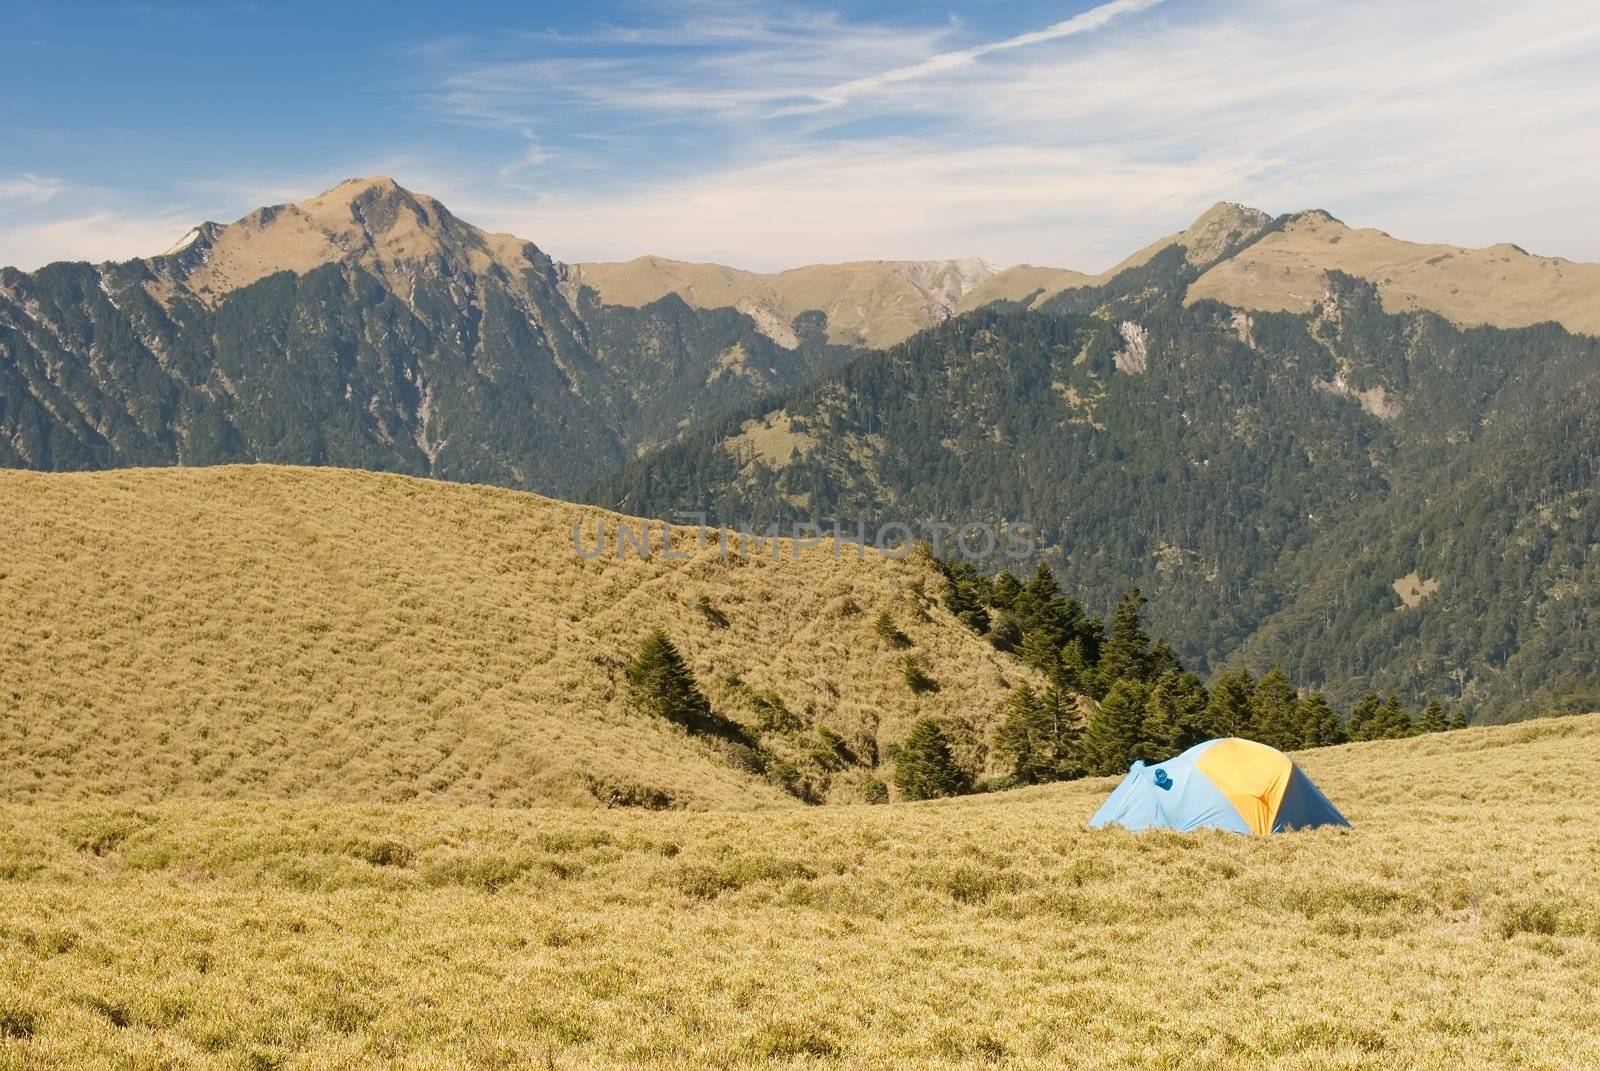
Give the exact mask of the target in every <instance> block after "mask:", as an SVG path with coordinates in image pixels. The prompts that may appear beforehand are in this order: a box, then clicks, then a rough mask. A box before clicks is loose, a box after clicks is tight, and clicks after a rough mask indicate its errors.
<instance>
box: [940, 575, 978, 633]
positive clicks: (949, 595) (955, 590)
mask: <svg viewBox="0 0 1600 1071" xmlns="http://www.w3.org/2000/svg"><path fill="white" fill-rule="evenodd" d="M945 578H946V585H945V593H944V604H945V607H946V608H948V609H949V611H950V612H951V613H952V614H955V615H956V617H957V618H959V619H960V621H961V623H962V624H964V625H966V626H967V627H968V628H970V629H972V631H974V632H976V633H978V634H979V635H982V634H983V633H985V632H988V631H989V611H988V610H987V609H986V608H985V607H984V603H985V602H986V601H987V596H988V581H987V580H986V579H985V578H984V577H983V575H982V574H980V573H979V572H978V571H977V570H976V569H974V568H973V567H972V566H971V565H969V564H967V563H966V562H957V563H955V564H954V565H951V566H948V567H946V569H945Z"/></svg>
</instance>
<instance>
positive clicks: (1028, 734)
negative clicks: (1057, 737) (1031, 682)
mask: <svg viewBox="0 0 1600 1071" xmlns="http://www.w3.org/2000/svg"><path fill="white" fill-rule="evenodd" d="M994 749H995V753H996V754H997V755H998V756H999V757H1000V759H1001V761H1003V762H1004V763H1005V764H1006V765H1007V766H1008V767H1009V768H1010V770H1011V776H1012V777H1014V778H1016V779H1017V780H1018V781H1020V782H1021V783H1023V784H1025V785H1035V784H1039V783H1041V782H1044V781H1050V780H1053V779H1054V776H1055V762H1054V750H1055V741H1054V740H1053V739H1052V735H1051V732H1050V723H1049V718H1048V715H1047V714H1046V712H1045V709H1044V704H1043V703H1042V702H1041V701H1040V699H1039V696H1038V694H1037V693H1036V692H1034V690H1033V689H1032V688H1031V687H1030V686H1028V685H1026V684H1024V685H1022V686H1021V687H1020V688H1018V689H1017V690H1016V691H1014V692H1012V693H1011V698H1010V699H1009V700H1008V701H1007V702H1006V715H1005V719H1004V720H1003V721H1001V723H1000V727H999V728H998V729H996V730H995V734H994Z"/></svg>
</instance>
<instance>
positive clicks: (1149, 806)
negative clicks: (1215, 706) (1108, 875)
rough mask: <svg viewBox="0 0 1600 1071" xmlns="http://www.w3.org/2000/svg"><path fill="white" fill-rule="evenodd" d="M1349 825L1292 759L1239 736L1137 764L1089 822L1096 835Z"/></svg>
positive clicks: (1239, 831)
mask: <svg viewBox="0 0 1600 1071" xmlns="http://www.w3.org/2000/svg"><path fill="white" fill-rule="evenodd" d="M1349 824H1350V823H1349V822H1348V821H1346V819H1345V817H1344V815H1342V814H1340V813H1339V809H1338V808H1337V807H1335V806H1334V805H1333V804H1332V803H1331V802H1330V801H1329V800H1328V797H1326V796H1324V795H1323V794H1322V793H1321V791H1319V790H1318V789H1317V786H1316V785H1314V784H1312V782H1311V778H1309V777H1307V776H1306V775H1305V772H1304V771H1302V770H1301V769H1300V768H1299V767H1298V766H1296V765H1295V764H1294V760H1292V759H1290V758H1289V756H1287V755H1285V754H1284V753H1283V752H1281V751H1278V750H1276V749H1275V748H1270V747H1267V746H1266V745H1265V744H1258V743H1255V742H1254V741H1252V740H1240V739H1238V738H1236V737H1228V738H1226V739H1221V740H1207V741H1206V742H1205V743H1203V744H1196V745H1195V746H1194V747H1192V748H1190V749H1189V750H1188V751H1185V752H1184V753H1183V754H1181V755H1178V756H1176V757H1175V758H1172V759H1169V760H1167V761H1166V762H1163V763H1160V764H1158V765H1156V766H1148V765H1146V764H1145V763H1144V762H1142V761H1140V762H1135V763H1134V764H1133V767H1132V768H1131V769H1130V770H1129V771H1128V776H1127V777H1125V778H1124V779H1123V781H1122V783H1121V784H1120V785H1118V786H1117V788H1116V790H1115V791H1114V792H1112V793H1111V795H1110V796H1109V797H1107V799H1106V801H1105V802H1104V803H1103V804H1101V805H1100V809H1099V810H1098V811H1096V812H1095V814H1094V817H1093V818H1091V819H1090V820H1089V825H1090V827H1091V828H1095V829H1098V828H1101V827H1103V826H1108V825H1119V826H1123V827H1125V828H1127V829H1135V830H1137V829H1154V828H1160V829H1176V830H1179V831H1184V832H1187V831H1189V830H1194V829H1225V830H1228V831H1230V832H1234V833H1261V834H1265V833H1269V832H1272V833H1277V832H1283V831H1286V830H1291V829H1309V828H1311V827H1314V826H1325V825H1337V826H1348V825H1349Z"/></svg>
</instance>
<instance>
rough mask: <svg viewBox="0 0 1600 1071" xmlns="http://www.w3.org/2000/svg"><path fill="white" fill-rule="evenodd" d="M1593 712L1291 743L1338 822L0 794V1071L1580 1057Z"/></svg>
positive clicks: (1588, 951)
mask: <svg viewBox="0 0 1600 1071" xmlns="http://www.w3.org/2000/svg"><path fill="white" fill-rule="evenodd" d="M1597 748H1600V717H1597V716H1590V717H1586V718H1571V719H1562V720H1552V721H1543V722H1535V723H1528V724H1523V725H1518V726H1511V727H1503V728H1491V729H1470V730H1464V731H1461V732H1455V733H1448V734H1437V735H1431V736H1426V737H1421V738H1416V739H1412V740H1405V741H1393V742H1379V743H1371V744H1357V745H1351V746H1347V747H1342V748H1334V749H1327V750H1324V751H1317V752H1311V753H1308V754H1306V755H1304V756H1302V761H1303V764H1304V766H1305V767H1306V769H1307V770H1308V771H1309V772H1310V773H1311V775H1312V776H1313V777H1314V778H1315V779H1316V780H1317V781H1318V783H1319V784H1320V785H1321V786H1322V787H1323V788H1324V789H1325V790H1326V791H1327V792H1328V793H1329V795H1330V796H1331V797H1332V798H1333V799H1334V800H1335V801H1337V803H1338V804H1339V805H1340V806H1341V807H1342V808H1343V809H1344V811H1345V812H1346V814H1348V815H1349V816H1350V818H1351V820H1352V821H1353V822H1354V829H1353V830H1350V831H1337V830H1319V831H1314V832H1310V833H1299V834H1289V835H1281V836H1276V837H1272V838H1256V839H1251V838H1245V837H1237V836H1233V835H1230V834H1199V835H1178V834H1162V833H1154V834H1129V833H1126V832H1123V831H1118V830H1107V831H1089V830H1086V829H1084V828H1083V822H1084V820H1085V819H1086V818H1087V817H1088V816H1089V814H1090V813H1091V811H1092V809H1093V808H1094V807H1095V806H1096V804H1097V803H1098V802H1099V800H1100V799H1101V798H1102V796H1103V795H1104V794H1105V793H1106V792H1107V791H1108V790H1109V788H1110V787H1111V784H1112V782H1111V781H1109V780H1100V781H1094V782H1079V783H1075V784H1070V785H1060V786H1052V787H1047V788H1040V789H1030V790H1026V791H1019V792H1012V793H1004V794H1000V795H995V796H987V797H969V798H966V799H961V800H952V801H943V802H939V803H934V804H892V805H889V806H882V807H866V806H857V807H833V808H813V809H806V810H783V811H778V810H767V811H740V812H712V813H706V812H654V813H651V812H640V811H606V812H597V811H583V810H576V809H571V808H567V809H560V808H538V809H531V810H524V811H518V810H512V809H505V808H500V809H484V808H473V807H458V806H453V805H450V804H447V803H440V802H436V801H423V800H419V801H414V802H412V803H408V804H403V805H354V804H339V805H325V804H316V803H304V802H277V801H274V802H266V803H258V804H252V803H247V802H241V801H232V802H224V803H202V802H199V801H176V802H168V803H161V804H156V805H147V806H137V807H127V806H116V805H111V804H107V803H104V802H100V803H82V802H77V803H74V802H61V801H40V802H34V803H28V804H6V805H0V1068H8V1069H19V1071H20V1069H36V1068H68V1067H71V1068H102V1067H105V1068H110V1067H117V1068H130V1069H134V1068H158V1067H159V1068H173V1069H189V1068H263V1067H293V1068H306V1069H333V1068H339V1069H363V1068H416V1069H422V1068H427V1069H440V1068H528V1067H533V1068H538V1067H556V1068H625V1067H626V1068H638V1067H661V1068H685V1069H687V1068H741V1067H766V1066H791V1065H796V1066H799V1065H803V1066H811V1067H837V1068H905V1069H910V1068H979V1067H1012V1068H1062V1067H1067V1068H1096V1069H1100V1068H1151V1069H1155V1068H1161V1069H1168V1068H1180V1067H1181V1068H1185V1069H1218V1071H1228V1069H1235V1068H1281V1069H1290V1068H1293V1069H1334V1068H1363V1069H1366V1068H1384V1069H1396V1071H1399V1069H1405V1071H1411V1069H1420V1068H1439V1069H1447V1068H1448V1069H1451V1071H1457V1069H1461V1068H1506V1067H1517V1068H1551V1069H1555V1068H1590V1067H1595V1066H1600V1034H1597V1033H1596V1031H1595V1029H1594V1022H1593V1013H1594V1008H1593V998H1594V994H1595V992H1596V986H1597V984H1600V976H1597V970H1600V967H1597V965H1600V890H1597V888H1596V886H1595V884H1594V881H1593V877H1594V871H1595V865H1596V862H1597V861H1600V860H1597V854H1596V853H1597V847H1596V846H1597V845H1600V780H1597V779H1596V778H1595V777H1594V773H1595V761H1594V757H1593V756H1594V754H1595V752H1596V750H1597Z"/></svg>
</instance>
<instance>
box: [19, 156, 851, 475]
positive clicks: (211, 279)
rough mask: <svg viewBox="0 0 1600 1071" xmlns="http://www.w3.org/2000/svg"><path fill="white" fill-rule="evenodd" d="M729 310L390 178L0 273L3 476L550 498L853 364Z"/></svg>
mask: <svg viewBox="0 0 1600 1071" xmlns="http://www.w3.org/2000/svg"><path fill="white" fill-rule="evenodd" d="M787 331H788V333H787V334H786V335H785V343H786V344H785V345H779V344H778V343H776V342H774V341H773V340H772V338H771V337H770V333H769V332H770V327H768V328H766V329H764V328H763V325H761V324H758V323H757V322H756V321H755V320H754V319H752V318H751V317H749V316H747V315H744V314H742V313H739V312H737V311H735V310H734V309H731V308H724V309H704V310H703V309H694V308H691V307H690V306H688V305H687V304H685V303H684V302H683V301H681V300H679V299H677V298H676V297H673V296H670V295H668V296H665V297H663V298H661V299H660V300H656V301H653V302H650V303H647V304H645V305H644V306H643V307H637V308H636V307H631V306H616V305H607V304H605V303H604V302H602V301H600V300H599V299H598V298H597V297H596V296H595V294H594V292H593V290H590V289H585V288H584V287H583V286H582V285H581V284H580V283H577V282H575V281H574V280H573V279H572V277H571V273H570V272H569V270H568V269H567V268H565V267H564V266H563V265H560V264H557V263H556V262H555V261H553V260H551V259H550V258H549V257H548V256H546V255H545V254H544V253H542V252H541V251H540V250H539V249H538V248H537V247H536V246H534V245H532V244H531V243H528V242H523V241H521V240H519V239H515V238H511V237H509V236H507V235H495V234H487V233H485V232H483V231H480V230H478V229H477V228H475V227H472V226H471V225H469V224H466V223H463V222H462V221H460V220H458V219H456V218H455V217H454V216H452V215H451V214H450V212H449V211H448V210H446V209H445V208H444V207H443V206H442V205H440V204H439V203H438V202H437V201H435V200H433V199H432V198H430V197H426V196H422V195H418V194H413V193H411V192H409V191H407V190H405V189H403V188H401V187H399V186H397V185H395V183H393V182H392V181H390V180H388V179H356V180H351V181H349V182H345V183H342V184H340V185H339V186H337V187H335V188H334V189H332V190H330V191H328V192H326V193H324V194H321V195H319V196H317V197H313V198H311V199H309V200H307V201H303V202H300V203H299V204H294V205H280V206H276V207H273V208H264V209H260V210H258V211H255V212H252V213H251V214H249V215H248V216H245V217H244V218H243V219H241V220H239V221H237V222H235V223H232V224H229V225H227V226H218V225H216V224H210V223H207V224H203V225H201V226H199V227H197V228H195V229H194V230H193V231H191V232H190V233H189V234H188V235H186V236H185V237H184V239H183V240H182V241H180V242H179V243H178V245H177V246H175V247H174V249H173V250H172V251H170V252H168V253H166V254H164V255H161V256H157V257H152V258H149V259H147V260H134V261H129V262H126V263H122V264H101V265H90V264H80V263H60V264H52V265H49V266H47V267H45V268H42V269H40V270H39V271H36V272H33V273H31V274H30V273H22V272H18V271H15V270H12V269H0V465H8V466H17V467H26V468H34V469H94V468H107V467H113V466H119V465H164V464H184V465H205V464H218V463H225V462H230V461H273V462H284V463H297V464H315V465H344V466H351V467H359V468H367V469H382V470H389V471H397V472H406V473H413V474H417V475H431V476H436V477H440V478H444V479H452V480H471V481H480V482H486V483H495V484H501V485H506V486H512V487H523V488H534V489H538V490H541V491H547V492H553V493H560V492H562V491H567V490H571V489H573V488H575V487H578V486H581V485H583V484H584V483H586V482H587V481H590V480H592V479H594V478H595V477H596V476H598V475H599V474H601V473H603V472H605V471H608V470H609V469H610V468H612V467H614V466H615V465H616V464H619V463H620V462H621V461H622V460H623V459H625V458H626V457H628V456H630V454H631V453H633V452H634V451H637V450H640V449H643V448H646V447H648V446H650V445H652V444H657V443H660V442H664V441H668V440H670V439H671V438H672V437H673V436H674V435H676V434H677V433H678V432H679V431H680V430H681V429H682V428H683V427H686V426H688V425H689V424H692V423H693V422H695V421H696V420H698V419H701V418H704V417H707V416H712V415H715V414H717V413H720V412H723V411H726V409H727V408H728V407H730V406H733V405H736V404H739V403H741V402H745V401H748V400H750V399H752V398H754V397H757V396H760V395H761V394H763V393H766V392H769V391H771V390H774V389H779V388H782V387H785V386H791V385H794V384H797V383H800V382H804V381H805V380H807V379H809V378H810V377H811V376H812V375H814V374H815V373H817V372H818V371H820V370H822V369H825V368H827V367H830V366H831V365H832V364H835V363H837V362H838V361H839V360H841V359H843V358H844V357H845V356H846V355H847V353H848V351H847V350H846V349H844V348H842V347H838V346H833V345H831V344H830V343H828V342H827V341H826V338H825V337H824V336H825V324H824V323H823V321H822V319H821V317H820V315H817V314H804V315H800V316H798V317H796V318H793V319H791V320H790V321H789V323H788V328H787Z"/></svg>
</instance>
